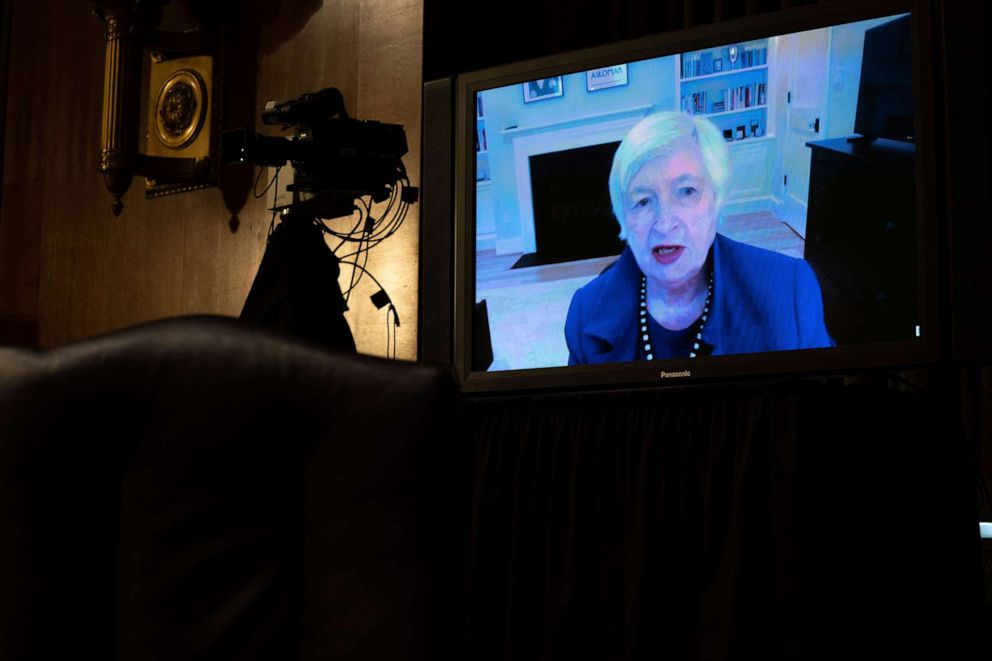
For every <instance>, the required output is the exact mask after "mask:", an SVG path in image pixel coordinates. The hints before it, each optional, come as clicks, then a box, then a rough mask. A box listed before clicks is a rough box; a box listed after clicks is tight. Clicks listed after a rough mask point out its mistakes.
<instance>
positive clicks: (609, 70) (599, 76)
mask: <svg viewBox="0 0 992 661" xmlns="http://www.w3.org/2000/svg"><path fill="white" fill-rule="evenodd" d="M626 84H627V65H626V64H614V65H613V66H611V67H602V68H600V69H591V70H589V71H586V90H587V91H589V92H595V91H596V90H605V89H606V88H608V87H618V86H620V85H626Z"/></svg>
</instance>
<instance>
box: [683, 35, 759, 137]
mask: <svg viewBox="0 0 992 661" xmlns="http://www.w3.org/2000/svg"><path fill="white" fill-rule="evenodd" d="M770 52H771V49H770V48H769V43H768V39H758V40H755V41H747V42H742V43H739V44H731V45H727V46H717V47H713V48H707V49H704V50H698V51H690V52H688V53H682V54H680V56H679V58H678V64H677V66H678V70H677V72H676V73H677V74H678V75H677V80H678V98H679V104H680V109H681V110H682V112H686V113H689V114H692V115H704V116H706V117H708V118H709V119H711V120H712V121H713V123H714V124H716V126H717V127H718V128H719V129H720V131H722V132H723V134H724V137H725V138H726V139H727V141H728V142H729V143H730V144H732V145H733V144H735V143H743V142H747V141H749V140H754V139H758V138H766V137H767V136H769V135H773V134H774V131H773V130H772V129H773V127H772V126H771V124H770V121H769V113H768V103H769V100H770V99H771V98H772V96H771V90H770V89H769V78H770V76H769V68H770V63H769V56H770Z"/></svg>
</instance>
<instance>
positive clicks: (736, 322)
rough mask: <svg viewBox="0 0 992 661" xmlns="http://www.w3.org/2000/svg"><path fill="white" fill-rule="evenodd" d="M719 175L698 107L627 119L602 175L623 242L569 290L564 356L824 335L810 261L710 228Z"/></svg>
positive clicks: (635, 353) (712, 137) (775, 344)
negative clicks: (615, 255)
mask: <svg viewBox="0 0 992 661" xmlns="http://www.w3.org/2000/svg"><path fill="white" fill-rule="evenodd" d="M729 179H730V168H729V161H728V153H727V145H726V142H724V139H723V136H722V135H721V133H720V131H719V130H718V129H717V128H716V126H714V125H713V124H712V123H711V122H710V121H709V120H707V119H704V118H702V117H697V116H691V115H685V114H682V113H676V112H660V113H656V114H654V115H650V116H648V117H646V118H644V119H643V120H641V121H640V122H639V123H638V124H637V125H636V126H635V127H634V128H633V129H631V130H630V132H629V133H628V134H627V137H625V138H624V140H623V142H622V143H621V144H620V147H619V148H618V149H617V152H616V155H615V156H614V157H613V168H612V170H611V171H610V181H609V184H610V198H611V201H612V204H613V213H614V215H615V216H616V218H617V221H618V222H619V223H620V238H621V239H626V241H627V246H626V248H625V249H624V251H623V254H621V255H620V259H619V260H617V262H616V263H615V264H613V266H612V267H610V268H608V269H607V270H606V271H604V272H603V273H601V274H600V275H599V276H598V277H596V278H595V279H593V280H592V281H591V282H589V283H588V284H587V285H585V286H584V287H582V288H581V289H579V290H578V291H577V292H575V295H574V296H573V297H572V303H571V305H570V306H569V309H568V318H567V320H566V321H565V339H566V342H567V343H568V350H569V359H568V362H569V364H570V365H575V364H584V363H607V362H624V361H631V360H657V359H662V358H673V357H691V358H695V357H696V356H701V355H710V354H712V355H720V354H734V353H754V352H760V351H782V350H789V349H807V348H814V347H828V346H832V345H833V341H832V340H831V338H830V335H829V333H828V332H827V328H826V325H825V324H824V321H823V301H822V298H821V296H820V287H819V284H818V283H817V281H816V276H815V275H814V274H813V271H812V269H811V268H810V267H809V264H807V263H806V262H805V261H803V260H801V259H795V258H792V257H786V256H785V255H781V254H779V253H775V252H771V251H769V250H764V249H762V248H756V247H753V246H749V245H746V244H743V243H738V242H736V241H733V240H731V239H728V238H727V237H725V236H722V235H720V234H718V233H717V231H716V230H717V218H718V217H719V214H720V209H721V205H722V203H723V201H724V194H725V192H726V188H727V185H728V183H729Z"/></svg>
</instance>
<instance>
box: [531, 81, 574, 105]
mask: <svg viewBox="0 0 992 661" xmlns="http://www.w3.org/2000/svg"><path fill="white" fill-rule="evenodd" d="M522 86H523V88H524V103H532V102H533V101H543V100H544V99H552V98H554V97H556V96H562V95H564V94H565V86H564V85H563V84H562V80H561V76H552V77H551V78H539V79H537V80H531V81H529V82H526V83H522Z"/></svg>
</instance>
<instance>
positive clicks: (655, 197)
mask: <svg viewBox="0 0 992 661" xmlns="http://www.w3.org/2000/svg"><path fill="white" fill-rule="evenodd" d="M624 203H625V205H626V209H625V211H626V218H627V242H628V244H629V245H630V248H631V251H632V252H633V253H634V258H635V259H636V260H637V264H638V266H640V267H641V272H643V273H644V275H646V276H647V277H648V279H649V280H653V281H654V284H655V285H659V286H661V287H662V288H664V289H666V290H669V291H673V292H675V291H680V290H683V289H685V288H687V287H691V286H692V285H693V284H694V283H695V282H696V278H697V276H699V275H700V273H701V271H702V269H703V267H704V265H705V264H706V257H707V255H708V254H709V250H710V245H712V244H713V239H714V238H715V237H716V219H717V211H718V210H717V207H716V190H715V189H714V187H713V184H712V183H711V182H710V179H709V176H708V175H707V173H706V168H705V166H704V165H703V159H702V154H701V152H700V150H699V146H698V145H696V144H695V143H694V142H690V141H686V142H685V144H684V146H681V147H677V148H676V150H675V151H674V152H672V153H671V154H670V155H664V156H658V157H657V158H654V159H652V160H650V161H647V162H646V163H645V164H644V165H643V166H641V169H640V170H638V171H637V174H636V175H634V178H633V179H631V181H630V186H629V187H628V189H627V195H626V198H625V200H624Z"/></svg>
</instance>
